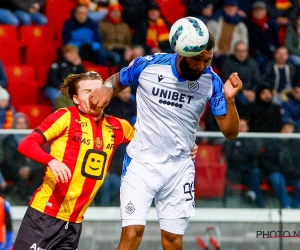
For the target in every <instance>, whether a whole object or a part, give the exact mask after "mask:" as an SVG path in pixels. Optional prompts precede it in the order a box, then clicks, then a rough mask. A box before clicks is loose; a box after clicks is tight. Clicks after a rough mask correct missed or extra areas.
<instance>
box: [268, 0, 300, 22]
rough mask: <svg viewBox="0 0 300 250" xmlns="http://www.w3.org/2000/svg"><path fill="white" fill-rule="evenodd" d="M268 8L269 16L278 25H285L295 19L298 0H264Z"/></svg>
mask: <svg viewBox="0 0 300 250" xmlns="http://www.w3.org/2000/svg"><path fill="white" fill-rule="evenodd" d="M264 2H265V3H266V4H267V6H268V11H269V15H270V17H272V18H275V19H276V21H277V23H278V24H279V25H284V26H285V25H287V24H289V22H291V21H294V20H295V19H296V18H297V14H298V11H299V2H298V0H264Z"/></svg>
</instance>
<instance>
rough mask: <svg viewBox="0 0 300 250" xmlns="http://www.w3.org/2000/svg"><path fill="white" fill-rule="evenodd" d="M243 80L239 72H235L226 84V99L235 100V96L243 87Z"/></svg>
mask: <svg viewBox="0 0 300 250" xmlns="http://www.w3.org/2000/svg"><path fill="white" fill-rule="evenodd" d="M242 86H243V84H242V81H241V79H240V78H239V77H238V73H236V72H234V73H232V74H231V75H230V76H229V79H228V80H227V81H226V82H225V84H224V95H225V98H226V100H234V97H235V96H236V95H237V93H238V92H239V91H240V90H241V89H242Z"/></svg>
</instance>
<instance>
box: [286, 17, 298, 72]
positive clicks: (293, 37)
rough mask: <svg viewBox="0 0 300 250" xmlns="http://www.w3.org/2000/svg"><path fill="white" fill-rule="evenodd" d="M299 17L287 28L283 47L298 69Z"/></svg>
mask: <svg viewBox="0 0 300 250" xmlns="http://www.w3.org/2000/svg"><path fill="white" fill-rule="evenodd" d="M299 36H300V15H298V17H297V19H295V20H294V22H293V23H292V24H290V25H289V26H288V27H287V32H286V36H285V47H286V48H287V49H288V51H289V54H290V57H289V59H290V61H291V62H292V63H293V64H294V65H296V66H298V67H299V68H300V40H299Z"/></svg>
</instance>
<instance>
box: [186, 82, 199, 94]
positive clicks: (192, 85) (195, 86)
mask: <svg viewBox="0 0 300 250" xmlns="http://www.w3.org/2000/svg"><path fill="white" fill-rule="evenodd" d="M188 88H189V90H190V91H192V92H196V91H197V90H198V89H199V83H198V82H197V81H195V82H189V85H188Z"/></svg>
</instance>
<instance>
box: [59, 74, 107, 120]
mask: <svg viewBox="0 0 300 250" xmlns="http://www.w3.org/2000/svg"><path fill="white" fill-rule="evenodd" d="M102 84H103V80H102V78H101V76H100V75H99V74H98V73H97V72H93V71H90V72H86V73H82V74H71V75H69V76H67V77H66V78H65V79H64V82H63V84H62V85H61V86H60V91H61V93H62V94H63V95H65V96H67V97H69V98H70V99H72V100H73V102H74V104H75V105H76V106H77V107H78V109H79V110H80V111H82V112H84V113H86V114H88V115H91V116H94V117H98V116H99V115H101V114H102V112H101V114H99V113H98V112H95V111H92V110H90V109H89V105H88V103H89V100H88V99H89V96H90V94H91V93H92V92H93V91H94V90H95V89H98V88H100V87H101V85H102Z"/></svg>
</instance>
